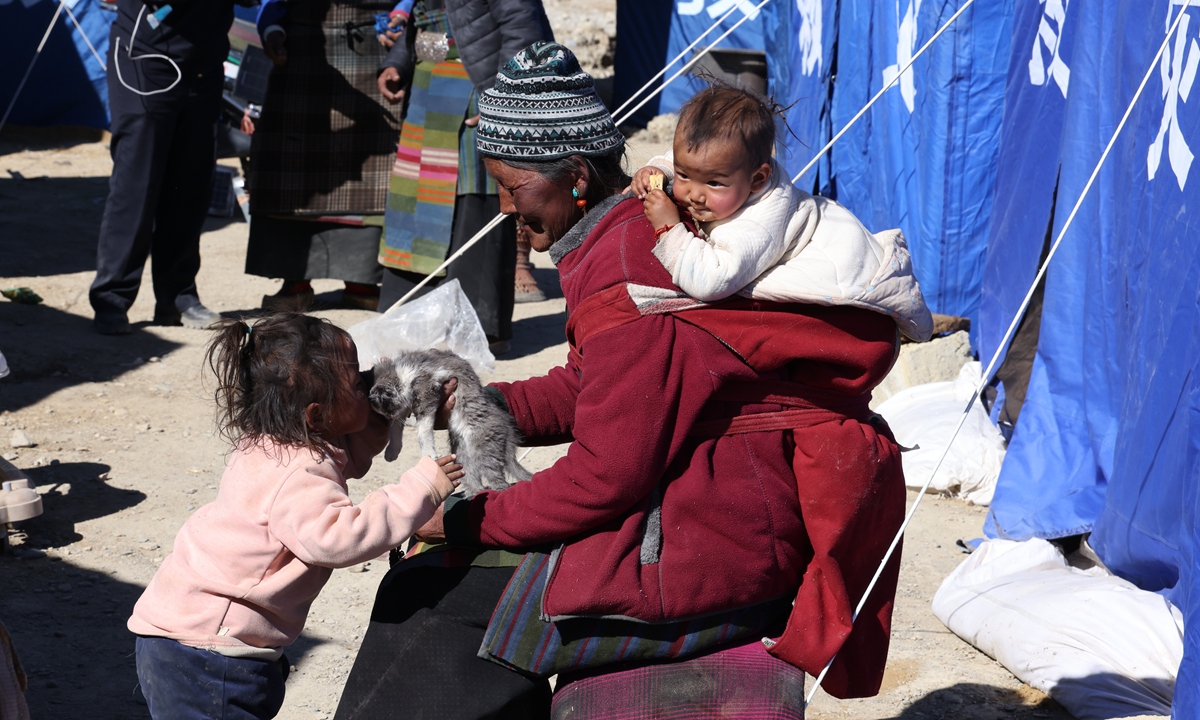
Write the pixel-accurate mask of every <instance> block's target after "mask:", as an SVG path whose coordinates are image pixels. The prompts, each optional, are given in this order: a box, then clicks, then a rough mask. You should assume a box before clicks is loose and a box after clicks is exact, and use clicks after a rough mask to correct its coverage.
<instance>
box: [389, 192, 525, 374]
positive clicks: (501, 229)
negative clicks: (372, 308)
mask: <svg viewBox="0 0 1200 720" xmlns="http://www.w3.org/2000/svg"><path fill="white" fill-rule="evenodd" d="M499 212H500V198H499V197H498V196H496V195H459V196H458V197H457V198H456V200H455V203H454V231H453V234H452V236H451V241H450V254H453V253H455V252H457V251H458V249H459V248H461V247H462V246H463V245H465V244H466V242H467V241H468V240H470V239H471V237H472V236H474V235H475V233H476V232H478V231H479V230H480V229H481V228H482V227H483V226H484V225H486V224H487V223H488V222H489V221H490V220H491V219H492V218H493V217H495V216H496V215H497V214H499ZM516 260H517V230H516V222H515V221H514V220H513V219H512V218H506V219H505V220H504V222H502V223H500V225H499V226H498V227H496V228H494V229H493V230H492V231H491V232H489V233H488V234H487V235H485V236H484V237H483V239H481V240H480V241H479V242H478V243H477V244H476V245H475V247H473V248H471V249H470V250H468V251H467V252H465V253H463V256H462V257H460V258H459V259H458V260H456V261H455V262H454V264H452V265H451V266H450V267H449V268H447V269H446V277H445V278H444V280H449V279H451V278H457V279H458V281H459V284H460V285H462V289H463V292H464V293H465V294H466V296H467V299H468V300H470V301H471V306H472V307H474V308H475V313H476V314H477V315H478V316H479V324H480V325H482V326H483V332H484V334H486V335H487V338H488V342H490V343H491V344H492V352H493V353H495V354H497V355H501V354H503V353H505V352H507V351H508V341H509V340H511V339H512V314H513V297H514V286H515V271H516ZM424 279H425V276H424V275H420V274H418V273H411V272H405V271H403V270H394V269H391V268H386V269H385V271H384V274H383V286H382V288H381V290H380V295H379V307H380V309H381V310H384V311H386V310H387V309H388V308H390V307H391V306H392V305H393V304H394V303H395V302H396V301H397V300H399V299H400V298H402V297H404V295H405V294H406V293H408V291H409V290H412V289H413V287H415V286H416V285H417V283H419V282H421V280H424ZM442 281H443V278H435V279H433V280H431V281H430V282H429V283H428V284H427V285H425V287H423V288H422V289H421V292H420V293H418V294H417V296H416V297H420V296H421V295H424V294H425V293H426V292H429V291H430V290H433V289H434V288H435V287H437V286H438V285H439V284H440V283H441V282H442Z"/></svg>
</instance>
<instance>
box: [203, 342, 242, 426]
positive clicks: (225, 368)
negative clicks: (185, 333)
mask: <svg viewBox="0 0 1200 720" xmlns="http://www.w3.org/2000/svg"><path fill="white" fill-rule="evenodd" d="M253 335H254V328H253V327H252V326H251V325H250V324H248V323H246V322H245V321H243V320H225V321H222V322H221V324H220V325H218V326H217V327H216V329H215V330H214V331H213V337H212V340H210V341H209V343H208V353H207V354H206V356H205V360H206V361H207V362H208V367H209V368H210V369H211V370H212V371H213V375H215V376H216V378H217V389H216V392H215V393H214V395H215V397H214V399H215V400H216V402H217V429H218V431H219V432H220V434H221V437H223V438H225V439H226V440H229V441H230V442H231V443H236V442H237V440H238V438H239V437H240V436H241V434H242V433H241V430H240V428H239V425H240V422H239V421H240V419H241V418H240V417H239V415H240V414H241V411H243V409H244V408H245V407H246V406H247V405H248V404H249V403H250V401H251V398H253V397H254V388H253V372H252V370H251V363H252V360H253V354H254V343H253Z"/></svg>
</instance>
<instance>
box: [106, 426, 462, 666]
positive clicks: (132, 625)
mask: <svg viewBox="0 0 1200 720" xmlns="http://www.w3.org/2000/svg"><path fill="white" fill-rule="evenodd" d="M374 425H375V424H374V423H372V425H370V426H368V427H367V429H366V430H364V431H362V432H360V433H356V434H354V435H347V436H345V437H343V438H341V439H340V442H338V443H336V447H335V448H334V449H333V450H332V452H331V453H330V456H329V457H323V456H321V455H318V454H316V453H313V452H311V451H308V450H297V449H295V448H283V447H279V446H270V447H268V448H266V449H263V448H256V447H251V448H246V449H239V450H236V451H234V453H233V455H232V457H231V458H230V461H229V466H228V467H227V468H226V469H225V475H224V476H223V477H222V478H221V487H220V489H219V490H218V491H217V499H216V500H215V501H214V502H211V503H209V504H208V505H205V506H204V507H202V508H200V509H199V510H197V511H196V512H195V514H193V515H192V516H191V517H190V518H188V520H187V522H185V523H184V524H183V527H182V528H180V530H179V534H178V535H177V536H176V537H175V548H174V551H173V552H172V553H171V554H170V555H168V556H167V558H166V559H165V560H163V563H162V565H161V566H160V567H159V568H158V572H157V573H155V575H154V578H153V579H152V580H151V581H150V585H149V586H147V588H146V590H145V592H143V593H142V596H141V598H140V599H138V602H137V605H135V606H134V608H133V616H132V617H130V618H129V622H128V627H129V629H130V630H131V631H132V632H134V633H136V634H138V635H148V636H158V637H168V638H172V639H174V640H178V641H179V642H181V643H183V644H184V645H190V646H193V647H201V648H206V649H210V650H214V651H216V652H219V653H221V654H223V655H233V656H264V650H262V649H263V648H266V649H268V650H266V651H265V654H266V655H267V656H269V655H270V654H271V650H269V649H270V648H280V647H282V646H285V645H289V644H291V643H292V642H293V641H295V639H296V637H297V636H298V635H299V634H300V631H301V630H303V629H304V621H305V619H306V618H307V616H308V608H309V606H310V605H312V602H313V600H314V599H316V597H317V594H318V593H320V592H321V588H322V587H324V586H325V583H326V582H327V581H328V580H329V576H330V575H331V574H332V573H333V570H332V569H333V568H339V567H347V566H350V565H354V564H355V563H360V562H363V561H366V560H371V559H373V558H376V557H378V556H379V555H380V554H381V553H383V552H386V551H387V550H389V549H391V548H394V547H396V546H397V545H399V544H400V543H402V542H403V541H404V540H406V539H408V537H409V536H411V535H412V534H413V532H415V531H416V530H417V529H418V528H420V527H421V525H423V524H424V523H425V522H426V521H427V520H428V519H429V518H430V517H432V516H433V513H434V511H435V510H436V508H437V507H438V506H440V505H441V504H442V501H443V500H445V499H446V496H448V495H449V494H450V493H451V492H452V491H453V490H454V488H453V486H452V484H451V483H450V480H449V479H448V478H447V477H446V476H445V474H443V473H442V472H441V469H440V468H439V467H438V466H437V463H435V462H434V461H433V460H432V459H431V458H428V457H424V458H421V462H420V463H418V464H417V466H416V467H414V468H412V469H411V470H408V471H407V472H405V473H404V474H403V475H401V476H400V482H398V483H397V484H395V485H386V486H384V487H382V488H380V489H378V490H376V491H375V492H372V493H370V494H369V495H367V496H366V497H365V498H363V501H362V502H361V503H359V504H358V505H354V504H353V503H352V502H351V501H350V497H349V496H348V495H347V494H346V480H345V478H346V477H347V476H348V477H362V476H363V475H365V474H366V472H367V470H369V469H370V468H371V459H372V458H373V457H374V456H375V455H376V454H378V453H379V451H380V450H382V449H383V446H384V445H385V444H386V440H387V438H386V427H385V429H384V430H383V432H382V433H381V432H380V431H379V428H376V427H374Z"/></svg>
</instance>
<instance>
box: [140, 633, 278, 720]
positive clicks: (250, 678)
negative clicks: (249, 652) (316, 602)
mask: <svg viewBox="0 0 1200 720" xmlns="http://www.w3.org/2000/svg"><path fill="white" fill-rule="evenodd" d="M287 670H288V664H287V658H286V657H281V658H280V659H279V660H270V661H268V660H251V659H248V658H231V657H225V656H224V655H218V654H217V653H214V652H209V651H208V650H201V649H199V648H194V647H188V646H187V645H182V644H180V643H177V642H175V641H174V640H168V639H166V638H156V637H139V638H138V639H137V673H138V682H139V683H141V687H142V694H143V695H145V696H146V704H147V705H148V706H149V707H150V716H151V717H152V718H154V720H207V719H208V718H222V720H251V718H253V719H254V720H266V719H267V718H273V717H275V715H277V714H278V713H279V708H281V707H283V692H284V688H283V682H284V680H286V679H287Z"/></svg>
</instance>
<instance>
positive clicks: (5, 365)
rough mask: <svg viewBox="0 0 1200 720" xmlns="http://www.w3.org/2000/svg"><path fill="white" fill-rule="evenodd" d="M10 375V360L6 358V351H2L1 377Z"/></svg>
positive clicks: (0, 361)
mask: <svg viewBox="0 0 1200 720" xmlns="http://www.w3.org/2000/svg"><path fill="white" fill-rule="evenodd" d="M7 375H8V360H5V359H4V353H2V352H0V378H2V377H5V376H7Z"/></svg>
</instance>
